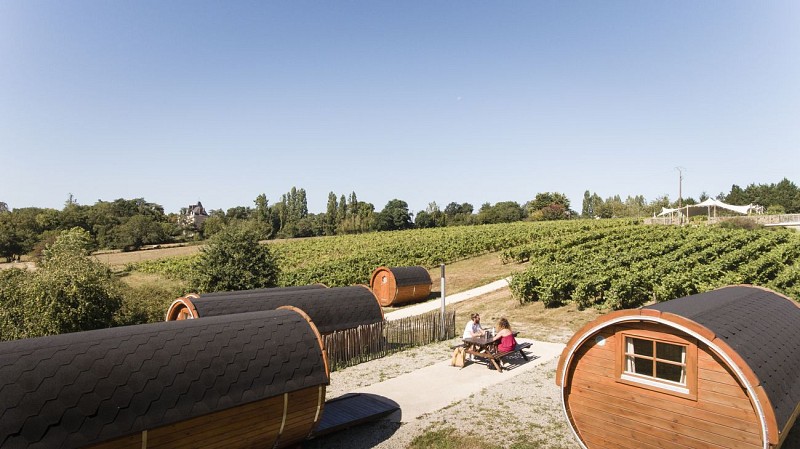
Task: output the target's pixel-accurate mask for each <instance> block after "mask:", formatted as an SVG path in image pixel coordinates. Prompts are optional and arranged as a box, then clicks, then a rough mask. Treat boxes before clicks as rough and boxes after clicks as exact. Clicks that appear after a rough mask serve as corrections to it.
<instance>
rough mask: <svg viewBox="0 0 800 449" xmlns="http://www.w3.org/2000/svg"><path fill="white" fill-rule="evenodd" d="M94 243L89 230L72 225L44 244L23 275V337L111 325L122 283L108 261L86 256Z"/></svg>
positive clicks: (118, 303)
mask: <svg viewBox="0 0 800 449" xmlns="http://www.w3.org/2000/svg"><path fill="white" fill-rule="evenodd" d="M92 243H93V239H92V237H91V235H90V234H89V233H88V232H87V231H85V230H83V229H80V228H73V229H71V230H69V231H64V232H63V233H62V234H61V236H59V237H58V238H57V239H56V241H55V243H53V244H52V245H50V246H49V247H48V248H46V249H45V251H44V252H43V256H42V261H41V263H40V265H39V267H38V269H37V270H36V271H34V272H32V273H31V274H30V275H29V276H27V277H26V279H24V287H23V290H24V292H25V294H24V303H25V315H26V316H25V319H24V320H23V323H24V332H23V333H22V334H24V335H23V336H24V337H36V336H42V335H53V334H61V333H65V332H77V331H85V330H91V329H99V328H104V327H109V326H111V324H112V322H113V317H114V314H115V313H116V312H117V310H118V309H119V307H120V304H121V302H122V295H121V287H120V284H119V281H118V280H117V279H116V278H115V277H114V275H113V273H111V270H110V269H109V268H108V267H107V266H106V265H104V264H102V263H100V262H97V261H95V260H93V259H91V258H89V257H86V256H87V255H88V253H89V250H90V249H91V245H92Z"/></svg>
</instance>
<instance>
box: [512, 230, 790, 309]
mask: <svg viewBox="0 0 800 449" xmlns="http://www.w3.org/2000/svg"><path fill="white" fill-rule="evenodd" d="M798 257H800V235H798V234H797V233H796V232H792V231H786V230H754V231H747V230H741V229H724V228H719V227H706V226H701V227H673V226H627V227H622V228H605V229H597V230H592V231H589V232H585V233H579V234H575V235H570V236H563V237H558V238H556V239H552V240H549V241H541V242H532V243H530V244H527V245H522V246H519V247H516V248H511V249H508V250H505V251H504V252H503V258H504V260H506V261H517V262H522V261H530V268H529V269H528V270H527V271H525V272H523V273H520V274H518V275H516V276H514V278H513V280H512V282H511V289H512V291H513V292H514V295H515V297H517V298H518V299H519V300H520V301H521V302H528V301H542V302H543V303H544V304H545V305H547V306H557V305H560V304H563V303H566V302H567V301H574V302H575V303H577V304H578V306H580V307H602V308H609V309H615V310H616V309H625V308H631V307H638V306H640V305H643V304H644V303H646V302H648V301H651V300H654V301H666V300H670V299H673V298H679V297H682V296H687V295H692V294H695V293H700V292H705V291H709V290H713V289H715V288H718V287H721V286H724V285H730V284H754V285H760V286H764V287H769V288H772V289H774V290H776V291H778V292H782V293H784V294H786V295H788V296H790V297H792V298H794V299H795V300H797V299H798V298H800V265H798V264H795V261H796V260H797V259H798Z"/></svg>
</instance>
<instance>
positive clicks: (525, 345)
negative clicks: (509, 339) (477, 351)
mask: <svg viewBox="0 0 800 449" xmlns="http://www.w3.org/2000/svg"><path fill="white" fill-rule="evenodd" d="M530 347H531V344H530V343H517V345H516V346H514V349H512V350H510V351H506V352H495V353H494V354H492V358H493V359H495V360H497V361H502V360H503V357H505V356H507V355H510V354H513V353H515V352H519V355H521V356H522V358H523V359H525V361H526V362H527V361H528V356H527V355H525V351H523V349H528V348H530ZM501 366H502V363H501Z"/></svg>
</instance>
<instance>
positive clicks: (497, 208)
mask: <svg viewBox="0 0 800 449" xmlns="http://www.w3.org/2000/svg"><path fill="white" fill-rule="evenodd" d="M523 218H525V211H524V210H523V209H522V207H521V206H520V205H519V203H517V202H516V201H500V202H498V203H495V205H494V206H492V205H491V204H489V203H484V204H483V205H482V206H481V209H480V210H479V211H478V217H477V220H478V223H480V224H493V223H512V222H515V221H521V220H522V219H523Z"/></svg>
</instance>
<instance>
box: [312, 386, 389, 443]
mask: <svg viewBox="0 0 800 449" xmlns="http://www.w3.org/2000/svg"><path fill="white" fill-rule="evenodd" d="M399 409H400V406H399V405H398V404H397V403H396V402H394V401H392V400H391V399H389V398H385V397H383V396H378V395H376V394H369V393H350V394H346V395H343V396H339V397H338V398H334V399H331V400H329V401H326V402H325V408H324V409H323V411H322V419H320V422H319V425H318V426H317V428H316V430H314V432H312V433H311V438H316V437H320V436H323V435H327V434H330V433H333V432H337V431H339V430H343V429H346V428H348V427H352V426H355V425H358V424H363V423H367V422H371V421H377V420H379V419H381V418H383V417H385V416H389V415H391V414H392V413H394V412H395V411H397V410H399Z"/></svg>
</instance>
